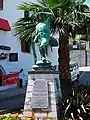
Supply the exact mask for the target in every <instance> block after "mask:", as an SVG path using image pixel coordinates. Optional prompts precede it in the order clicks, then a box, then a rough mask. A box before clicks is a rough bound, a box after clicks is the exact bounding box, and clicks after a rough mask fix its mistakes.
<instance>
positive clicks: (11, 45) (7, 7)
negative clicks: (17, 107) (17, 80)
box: [0, 0, 58, 90]
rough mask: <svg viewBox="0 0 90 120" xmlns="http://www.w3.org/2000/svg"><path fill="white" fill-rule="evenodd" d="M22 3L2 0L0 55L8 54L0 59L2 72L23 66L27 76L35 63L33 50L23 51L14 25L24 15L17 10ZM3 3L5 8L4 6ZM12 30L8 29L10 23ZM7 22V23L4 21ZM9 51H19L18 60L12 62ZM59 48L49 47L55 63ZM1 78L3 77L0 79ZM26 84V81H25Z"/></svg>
mask: <svg viewBox="0 0 90 120" xmlns="http://www.w3.org/2000/svg"><path fill="white" fill-rule="evenodd" d="M21 3H22V0H0V8H1V10H0V55H1V53H4V54H6V53H7V54H8V57H7V58H6V59H3V60H2V59H0V74H1V75H2V74H10V73H11V72H18V71H20V69H21V68H23V69H24V73H25V74H26V76H27V73H28V71H29V70H31V68H32V65H33V64H34V59H33V53H32V50H31V51H30V53H27V52H25V50H24V52H21V44H20V43H19V40H17V38H16V37H15V36H13V30H12V29H13V25H14V23H15V22H16V21H17V20H18V19H19V18H20V17H23V15H24V12H23V11H20V10H17V6H18V5H20V4H21ZM2 5H3V8H2ZM5 20H7V21H8V23H9V25H10V27H11V30H10V29H8V30H7V25H5V24H8V23H7V21H5ZM4 22H5V23H4ZM7 49H8V50H7ZM9 53H17V54H18V60H17V61H13V62H11V61H10V60H9ZM57 58H58V57H57V49H56V48H53V52H51V49H50V48H49V54H48V59H49V60H50V61H51V62H52V64H53V65H56V64H57ZM0 80H1V79H0ZM24 84H25V83H24ZM15 86H16V85H9V86H6V87H2V86H0V90H3V89H6V88H10V87H15Z"/></svg>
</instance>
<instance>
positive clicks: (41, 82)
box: [31, 79, 49, 109]
mask: <svg viewBox="0 0 90 120" xmlns="http://www.w3.org/2000/svg"><path fill="white" fill-rule="evenodd" d="M31 106H32V108H39V109H40V108H47V107H48V106H49V103H48V83H47V81H46V80H45V79H37V80H35V82H34V86H33V93H32V99H31Z"/></svg>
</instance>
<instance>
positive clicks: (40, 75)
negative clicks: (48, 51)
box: [23, 70, 60, 120]
mask: <svg viewBox="0 0 90 120" xmlns="http://www.w3.org/2000/svg"><path fill="white" fill-rule="evenodd" d="M58 76H59V74H58V72H55V71H52V70H50V71H30V72H28V85H27V92H26V98H25V104H24V112H23V116H24V117H26V116H28V115H30V114H32V113H33V115H34V117H35V120H37V119H38V120H39V119H40V120H41V119H44V118H46V117H47V116H48V117H52V119H54V120H57V106H56V104H57V96H58V93H59V95H60V89H59V88H60V84H59V79H58ZM56 79H57V80H58V83H57V80H56ZM57 84H58V86H59V87H57Z"/></svg>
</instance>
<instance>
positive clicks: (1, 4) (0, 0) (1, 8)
mask: <svg viewBox="0 0 90 120" xmlns="http://www.w3.org/2000/svg"><path fill="white" fill-rule="evenodd" d="M0 10H3V0H0Z"/></svg>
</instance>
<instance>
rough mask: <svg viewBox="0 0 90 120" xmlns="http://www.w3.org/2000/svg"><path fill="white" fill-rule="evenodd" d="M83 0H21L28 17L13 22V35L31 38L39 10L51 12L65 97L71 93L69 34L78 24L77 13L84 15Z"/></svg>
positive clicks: (47, 14)
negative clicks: (34, 0)
mask: <svg viewBox="0 0 90 120" xmlns="http://www.w3.org/2000/svg"><path fill="white" fill-rule="evenodd" d="M84 2H85V0H38V1H37V3H33V2H28V3H26V2H23V4H21V5H20V6H19V9H20V10H24V11H27V12H28V13H29V16H28V17H25V18H21V19H20V20H19V21H17V22H16V24H15V28H14V29H15V35H17V36H18V37H19V40H21V41H23V40H28V41H30V40H33V38H34V36H35V26H36V25H37V23H38V22H39V18H38V15H39V13H40V12H42V13H44V15H45V17H44V19H46V16H49V13H51V14H53V16H54V17H53V19H52V29H53V30H52V32H56V31H58V33H59V49H58V63H59V78H60V84H61V90H62V93H64V95H65V96H66V97H67V96H68V95H69V94H71V93H72V85H71V77H70V71H69V60H70V59H69V36H71V35H73V33H74V32H73V30H74V28H75V26H78V25H80V23H81V21H80V20H79V17H78V16H79V15H85V12H84V11H83V14H82V12H81V9H82V8H83V7H82V6H84V5H83V3H84Z"/></svg>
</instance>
